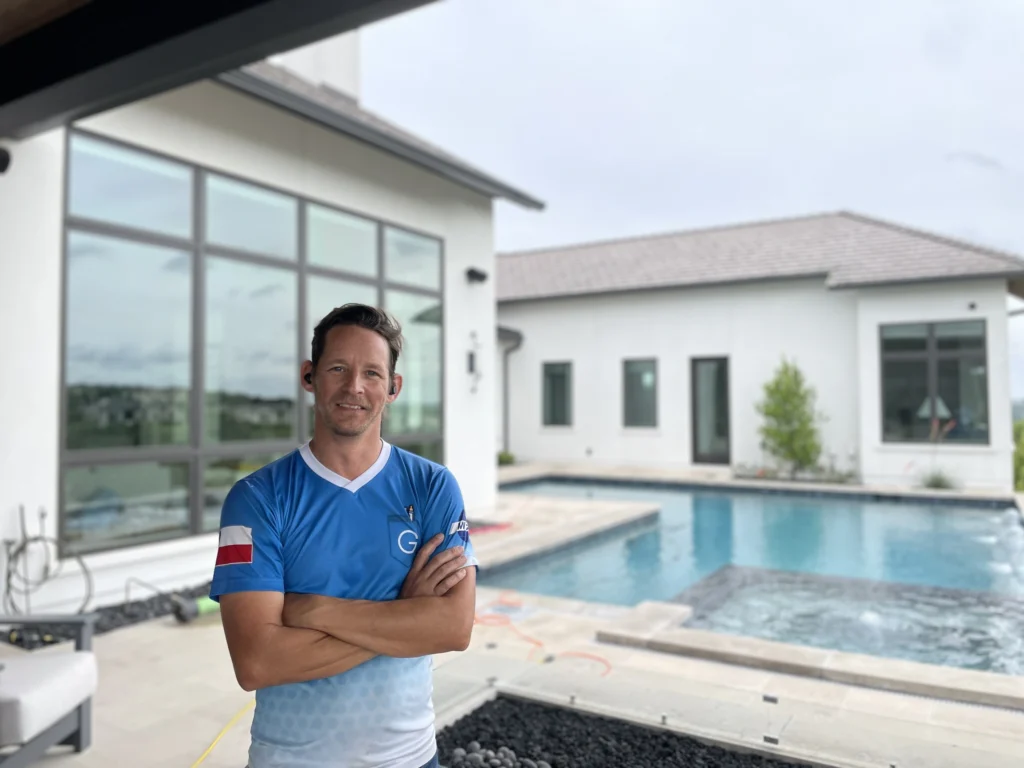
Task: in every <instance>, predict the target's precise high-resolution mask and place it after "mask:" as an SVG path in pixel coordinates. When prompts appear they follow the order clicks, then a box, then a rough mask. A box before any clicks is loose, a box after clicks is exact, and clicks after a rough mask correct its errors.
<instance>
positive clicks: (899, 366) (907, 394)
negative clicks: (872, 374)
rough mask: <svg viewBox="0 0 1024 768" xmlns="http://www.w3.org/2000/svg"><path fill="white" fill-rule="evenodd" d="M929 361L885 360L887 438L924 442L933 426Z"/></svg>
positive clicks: (884, 400)
mask: <svg viewBox="0 0 1024 768" xmlns="http://www.w3.org/2000/svg"><path fill="white" fill-rule="evenodd" d="M929 408H930V400H929V398H928V361H927V360H898V359H896V360H882V418H883V424H884V432H885V439H886V440H888V441H894V442H895V441H899V442H920V441H922V440H927V439H928V432H929V430H930V429H931V412H930V410H929Z"/></svg>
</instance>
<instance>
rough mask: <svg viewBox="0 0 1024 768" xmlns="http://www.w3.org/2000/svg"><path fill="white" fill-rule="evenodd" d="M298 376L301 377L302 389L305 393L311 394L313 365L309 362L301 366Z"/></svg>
mask: <svg viewBox="0 0 1024 768" xmlns="http://www.w3.org/2000/svg"><path fill="white" fill-rule="evenodd" d="M299 375H300V376H301V377H302V388H303V389H304V390H306V391H307V392H313V389H314V388H313V363H312V362H311V361H310V360H307V361H306V362H304V363H303V364H302V368H301V369H300V372H299Z"/></svg>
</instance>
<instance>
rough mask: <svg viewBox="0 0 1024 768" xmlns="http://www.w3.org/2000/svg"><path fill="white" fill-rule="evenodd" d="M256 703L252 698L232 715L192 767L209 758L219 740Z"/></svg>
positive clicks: (194, 767)
mask: <svg viewBox="0 0 1024 768" xmlns="http://www.w3.org/2000/svg"><path fill="white" fill-rule="evenodd" d="M255 703H256V699H252V700H251V701H250V702H249V703H248V704H246V705H245V706H244V707H242V708H241V709H240V710H238V711H237V712H236V713H235V716H234V717H232V718H231V719H230V720H228V724H227V725H225V726H224V727H223V728H221V729H220V733H218V734H217V738H215V739H214V740H213V741H212V742H211V743H210V746H208V747H207V748H206V751H205V752H203V754H201V755H200V756H199V759H198V760H196V761H195V762H194V763H192V768H196V766H197V765H199V764H200V763H201V762H203V761H204V760H205V759H206V758H208V757H209V756H210V753H211V752H213V748H214V747H216V746H217V742H219V741H220V740H221V739H223V738H224V734H226V733H227V732H228V731H230V730H231V729H232V728H233V727H234V726H235V724H236V723H237V722H238V721H239V720H241V719H242V717H243V716H244V715H245V713H246V712H248V711H249V710H250V709H252V707H253V705H254V704H255Z"/></svg>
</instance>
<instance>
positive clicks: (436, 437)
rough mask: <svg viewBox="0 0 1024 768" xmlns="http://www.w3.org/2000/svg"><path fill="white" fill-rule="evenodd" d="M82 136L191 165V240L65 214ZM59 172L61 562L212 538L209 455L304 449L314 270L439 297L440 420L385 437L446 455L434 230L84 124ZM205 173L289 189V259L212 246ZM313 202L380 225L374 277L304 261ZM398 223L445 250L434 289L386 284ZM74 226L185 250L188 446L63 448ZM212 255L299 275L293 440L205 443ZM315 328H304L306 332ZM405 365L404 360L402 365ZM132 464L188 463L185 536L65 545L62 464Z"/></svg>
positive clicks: (380, 293)
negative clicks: (389, 244) (292, 221)
mask: <svg viewBox="0 0 1024 768" xmlns="http://www.w3.org/2000/svg"><path fill="white" fill-rule="evenodd" d="M76 135H77V136H83V137H86V138H89V139H91V140H94V141H99V142H106V143H108V144H110V145H112V146H116V147H120V148H123V149H127V150H129V151H132V152H136V153H138V154H140V155H145V156H150V157H154V158H159V159H162V160H167V161H171V162H174V163H177V164H179V165H181V166H184V167H187V168H189V169H190V170H191V172H192V189H191V195H192V199H191V213H192V233H191V237H190V238H181V237H177V236H174V235H166V234H161V233H159V232H154V231H150V230H146V229H140V228H137V227H132V226H126V225H120V224H111V223H108V222H105V221H99V220H94V219H89V218H85V217H80V216H74V215H72V214H71V199H70V198H71V187H70V183H69V182H70V175H71V172H72V168H71V166H72V153H71V150H72V139H73V137H74V136H76ZM64 156H65V163H64V171H63V178H62V187H61V256H60V258H61V267H60V270H61V296H60V302H61V303H60V331H59V332H60V341H59V344H60V347H59V363H58V365H59V369H60V394H59V397H60V402H59V404H58V414H59V415H58V441H59V443H58V446H57V453H58V472H57V478H56V480H57V541H58V547H57V549H58V557H60V558H64V557H68V556H71V555H92V554H99V553H103V552H111V551H116V550H121V549H126V548H129V547H137V546H151V545H154V544H160V543H167V542H169V541H179V540H181V539H185V538H195V537H197V536H204V535H205V536H208V535H210V533H211V532H210V531H207V530H204V528H203V519H204V506H205V505H204V504H203V498H204V493H205V482H206V478H205V474H206V465H207V463H208V462H209V461H211V460H215V459H227V458H232V459H246V458H248V457H251V456H254V455H265V454H275V453H287V452H289V451H292V450H294V449H295V448H297V447H298V446H300V445H302V444H303V443H304V442H306V440H307V439H308V438H307V437H306V435H308V434H309V431H310V429H311V425H310V423H309V420H310V417H309V413H308V408H307V403H306V395H307V393H306V391H305V390H304V389H303V388H302V386H301V381H300V376H299V370H298V363H299V362H301V361H302V360H305V359H308V357H309V352H310V350H309V337H308V335H307V329H306V322H307V318H306V314H307V311H308V310H307V307H308V304H307V278H308V277H311V276H318V277H327V278H334V279H339V280H343V281H346V282H349V283H358V284H363V285H367V286H372V287H374V288H375V289H376V292H377V302H378V306H384V304H383V302H384V297H385V294H386V292H387V291H390V290H395V291H402V292H404V293H412V294H419V295H422V296H426V297H429V298H433V299H437V300H438V301H440V304H441V307H442V313H441V315H442V318H441V322H440V328H441V359H440V378H441V380H440V389H441V404H440V425H439V429H438V430H437V431H436V432H429V433H410V434H391V433H388V432H385V433H384V435H383V436H384V438H385V439H386V440H387V441H388V442H389V443H391V444H392V445H396V446H398V447H402V446H404V445H406V444H409V445H420V446H423V445H429V446H434V447H435V448H436V450H437V451H438V454H439V455H440V456H441V458H442V459H443V458H444V456H445V441H444V428H445V423H446V418H445V417H446V403H445V397H444V392H445V386H446V379H447V351H448V350H447V345H446V343H445V331H446V327H445V323H444V312H443V307H444V304H445V294H446V291H445V277H446V271H447V270H446V267H447V264H446V261H447V258H446V256H447V254H446V243H445V241H444V239H443V238H442V237H440V236H438V235H436V234H432V233H429V232H424V231H422V230H419V229H416V228H414V227H410V226H407V225H404V224H401V223H399V222H395V221H391V220H388V219H383V218H381V217H379V216H371V215H368V214H367V213H364V212H362V211H357V210H353V209H350V208H346V207H343V206H339V205H337V204H334V203H330V202H328V201H326V200H323V199H318V198H314V197H310V196H308V195H300V194H295V193H294V192H292V191H290V190H287V189H284V188H281V187H276V186H274V185H271V184H266V183H264V182H261V181H259V180H256V179H251V178H246V177H244V176H240V175H238V174H233V173H230V172H225V171H223V170H221V169H217V168H212V167H210V166H206V165H203V164H201V163H195V162H192V161H190V160H186V159H184V158H180V157H175V156H173V155H170V154H168V153H165V152H161V151H159V150H153V149H150V148H149V147H145V146H142V145H138V144H134V143H132V142H128V141H125V140H123V139H120V138H116V137H111V136H107V135H104V134H102V133H99V132H95V131H91V130H84V129H81V128H78V127H75V128H70V129H69V130H67V131H65V135H64ZM210 176H220V177H223V178H227V179H230V180H233V181H238V182H242V183H244V184H249V185H251V186H254V187H258V188H261V189H266V190H268V191H271V192H274V193H277V194H283V195H286V196H288V197H290V198H292V199H294V200H295V201H296V217H297V222H296V225H297V229H296V239H297V243H296V252H297V257H296V258H294V259H290V258H285V257H275V256H270V255H262V254H255V253H251V252H248V251H244V250H241V249H234V248H229V247H224V246H220V245H211V244H208V243H207V242H206V231H207V228H206V223H207V221H206V216H207V211H206V198H205V191H206V184H207V178H208V177H210ZM310 205H316V206H319V207H321V208H324V209H327V210H331V211H337V212H339V213H343V214H347V215H349V216H355V217H358V218H362V219H365V220H367V221H370V222H373V223H375V224H376V230H377V233H376V264H377V274H376V275H375V276H368V275H365V274H362V273H358V272H347V271H345V270H341V269H334V268H330V267H324V266H320V265H314V264H311V263H310V262H309V253H308V248H307V240H308V238H307V232H308V217H307V215H306V212H307V209H308V207H309V206H310ZM389 227H390V228H392V229H397V230H401V231H405V232H409V233H411V234H414V235H418V236H421V237H424V238H429V239H431V240H433V241H436V242H437V243H438V247H439V250H440V255H441V264H440V271H441V279H440V286H439V289H438V290H433V289H429V288H422V287H419V286H416V285H408V284H405V283H400V282H397V281H393V280H388V277H387V275H386V274H385V271H384V267H385V264H384V258H385V257H384V232H385V229H386V228H389ZM72 231H78V232H85V233H90V234H95V235H101V236H107V237H112V238H116V239H118V240H122V241H128V242H133V243H141V244H147V245H161V246H171V247H175V248H179V249H181V250H183V251H185V252H187V253H189V254H190V255H191V264H190V266H191V270H192V275H191V280H192V283H191V293H190V305H189V320H190V324H191V335H190V344H191V350H190V356H189V362H190V374H189V402H188V430H189V439H188V442H187V443H186V444H184V445H151V446H150V445H144V446H123V447H117V448H83V449H76V450H69V449H68V448H67V431H68V430H67V418H68V408H67V406H68V384H67V373H68V371H67V337H68V333H67V325H68V319H69V318H68V312H67V309H68V298H69V297H68V287H67V272H68V256H69V253H68V240H69V234H70V233H71V232H72ZM207 254H209V255H210V256H215V257H217V258H219V259H224V260H230V261H235V262H239V263H244V264H251V265H263V266H272V267H275V268H279V269H286V270H290V271H291V272H293V273H294V274H296V275H297V282H298V296H297V302H296V311H297V315H296V317H295V327H296V334H295V345H296V346H295V349H296V351H297V357H296V370H295V395H294V413H293V422H292V428H293V433H292V436H291V437H290V438H286V439H273V440H254V441H232V442H218V443H212V442H208V441H207V439H206V434H205V433H206V424H205V412H204V403H205V386H206V370H205V363H206V355H205V351H206V338H205V333H206V320H207V317H206V298H207V297H206V291H205V287H206V280H205V278H206V269H207V261H206V256H207ZM312 331H313V329H312V328H309V329H308V334H312ZM399 367H401V361H400V362H399ZM136 462H184V463H187V464H188V469H189V480H188V493H189V525H188V532H187V533H183V534H175V535H170V536H164V537H160V538H158V539H149V538H144V539H140V540H137V541H135V540H118V541H113V542H102V543H99V544H95V545H84V546H82V545H74V544H69V542H68V541H67V530H66V526H65V522H66V521H65V512H64V510H65V502H66V498H65V474H66V471H67V470H68V469H71V468H75V467H83V466H94V465H112V464H125V465H128V464H132V463H136Z"/></svg>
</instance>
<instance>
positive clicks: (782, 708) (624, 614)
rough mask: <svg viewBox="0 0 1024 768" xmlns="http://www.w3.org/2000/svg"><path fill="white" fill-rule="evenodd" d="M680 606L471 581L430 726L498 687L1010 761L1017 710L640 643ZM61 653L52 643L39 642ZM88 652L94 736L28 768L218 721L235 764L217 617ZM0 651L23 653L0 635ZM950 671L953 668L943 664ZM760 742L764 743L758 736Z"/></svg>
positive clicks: (239, 708)
mask: <svg viewBox="0 0 1024 768" xmlns="http://www.w3.org/2000/svg"><path fill="white" fill-rule="evenodd" d="M514 469H515V468H514ZM654 514H657V512H656V510H655V509H654V508H652V507H651V506H650V505H645V504H639V505H638V504H630V503H621V502H594V501H592V500H575V499H551V498H548V499H544V498H539V497H535V496H531V495H529V494H519V493H515V494H502V495H501V502H500V504H499V506H498V508H497V509H495V510H491V511H490V512H489V513H488V515H486V517H487V518H489V519H492V520H496V521H503V522H511V523H513V525H512V526H511V527H509V528H506V529H502V530H495V531H492V532H488V533H482V534H480V535H478V536H476V537H475V539H474V544H475V546H476V550H477V553H478V556H479V557H480V559H481V563H482V565H483V566H484V567H485V568H486V567H498V566H500V565H501V564H502V563H504V562H508V561H509V559H510V558H513V557H516V558H518V557H522V556H529V555H531V554H535V553H536V552H537V551H540V550H542V549H544V548H546V547H550V546H552V542H553V541H554V542H555V546H569V545H571V544H572V543H573V542H578V541H579V540H581V539H582V538H583V537H586V536H592V535H595V534H597V533H599V532H600V531H602V530H607V529H608V528H609V527H612V526H620V525H633V524H639V523H638V521H643V520H645V519H649V518H650V516H651V515H654ZM687 610H688V609H687V607H686V606H680V605H668V606H666V605H664V604H658V605H655V606H653V607H652V606H650V605H642V606H639V607H638V608H636V609H633V608H629V607H624V606H610V605H601V604H595V603H587V602H583V601H577V600H565V599H558V598H551V597H544V596H536V595H522V594H518V593H513V592H500V591H497V590H494V589H488V588H484V587H481V588H480V589H479V592H478V606H477V626H476V628H475V630H474V637H473V642H472V644H471V646H470V648H469V650H468V651H466V652H465V653H461V654H444V655H441V656H438V657H436V658H435V664H436V671H435V709H436V713H437V718H438V725H439V727H443V726H444V725H445V724H447V723H449V722H452V721H453V720H454V719H456V718H458V717H460V716H461V715H463V714H465V713H467V712H468V711H470V710H472V709H473V708H474V707H475V706H477V705H478V704H479V703H482V702H483V701H485V700H487V699H488V698H489V697H491V696H493V695H495V693H497V692H499V691H500V692H506V693H510V694H514V695H522V696H529V697H531V698H536V699H540V700H544V701H549V702H552V703H557V704H560V705H566V706H570V705H571V706H575V707H578V708H581V709H585V710H588V711H592V712H597V713H604V714H609V715H614V716H617V717H622V718H626V719H630V720H634V721H637V722H641V723H645V724H649V725H654V726H658V727H667V728H672V729H677V730H679V731H682V732H685V733H689V734H691V735H695V736H698V737H701V738H704V739H707V740H712V741H717V742H720V743H725V744H731V745H735V746H740V747H743V748H746V749H752V750H759V751H762V752H768V753H772V754H778V755H783V756H786V757H789V758H791V759H800V760H804V761H805V762H810V763H812V764H813V763H818V764H820V765H827V766H841V767H843V768H847V767H848V768H854V767H856V768H862V767H866V766H872V767H875V766H890V765H896V766H898V767H899V768H914V767H915V766H920V768H926V767H927V768H944V767H945V768H961V767H963V768H967V767H968V766H970V767H971V768H977V767H979V766H985V767H986V768H1003V767H1004V766H1005V767H1006V768H1009V766H1015V767H1019V766H1020V764H1021V760H1020V756H1021V755H1022V754H1024V712H1020V711H1013V710H1010V709H1005V708H993V707H978V706H973V705H968V704H963V703H955V702H950V701H945V700H940V699H934V698H922V697H916V696H907V695H903V694H900V693H895V692H892V691H886V690H872V689H870V688H866V687H862V686H856V685H849V684H845V683H840V682H835V681H830V680H824V679H821V678H815V677H804V676H798V675H791V674H786V673H784V672H781V671H779V669H773V668H760V669H757V668H752V667H750V666H743V665H738V664H728V663H722V661H721V660H717V661H716V660H709V659H701V658H693V657H692V656H687V655H679V654H677V653H663V652H659V651H658V650H656V649H655V648H654V647H653V646H652V644H651V643H650V642H649V641H650V640H651V639H652V638H653V637H655V636H657V635H658V633H662V634H664V633H669V634H671V633H673V632H676V631H679V630H678V626H679V624H680V623H681V622H682V621H683V620H684V619H685V618H686V612H687ZM611 635H617V636H618V639H617V641H616V642H619V643H621V642H623V637H625V644H606V643H601V642H599V641H598V637H599V636H605V637H610V636H611ZM65 650H66V648H65V647H62V646H57V647H53V648H48V649H45V650H42V651H36V653H60V652H63V651H65ZM666 650H671V649H666ZM95 651H96V654H97V658H98V660H99V665H100V678H99V691H98V693H97V696H96V699H95V709H94V726H95V732H94V743H93V746H92V748H91V749H90V750H89V751H88V752H86V753H85V754H83V755H73V754H57V753H55V754H54V755H52V756H50V757H48V758H46V759H45V760H43V761H41V763H40V764H41V765H44V766H51V768H63V766H68V768H77V767H78V766H97V767H98V766H115V765H116V766H120V765H126V766H127V765H146V766H153V768H165V767H166V768H172V767H173V768H184V767H187V766H196V765H197V762H196V761H197V760H199V758H200V757H201V756H202V755H203V754H204V750H206V749H207V748H208V747H209V745H210V744H211V742H213V741H214V740H215V739H217V738H218V736H219V734H221V732H222V729H224V728H225V726H228V725H229V724H230V727H229V728H227V730H226V732H225V733H224V734H223V736H222V738H220V740H219V741H218V743H217V744H216V746H215V747H214V749H213V750H212V751H211V752H210V754H209V755H208V757H206V758H205V759H204V760H203V761H202V763H200V765H201V766H203V768H242V766H244V765H245V760H246V753H247V749H248V742H249V738H248V730H249V726H250V723H251V717H252V710H251V708H248V709H247V707H248V705H249V704H250V703H251V701H252V695H251V694H248V693H246V692H244V691H242V690H240V689H239V688H238V687H237V685H236V683H235V679H234V674H233V672H232V669H231V664H230V660H229V658H228V653H227V648H226V644H225V642H224V638H223V633H222V629H221V626H220V621H219V617H218V616H217V615H216V614H214V615H212V616H206V617H203V618H202V619H200V620H199V621H197V622H194V623H192V624H190V625H187V626H182V625H179V624H177V623H176V622H175V621H174V620H173V619H171V618H167V619H159V620H156V621H152V622H148V623H145V624H140V625H136V626H133V627H128V628H125V629H121V630H117V631H114V632H111V633H108V634H105V635H101V636H99V637H97V638H96V639H95ZM2 653H23V651H20V650H19V649H16V648H12V647H10V646H6V647H0V654H2ZM945 671H946V670H939V671H938V673H937V674H940V675H941V674H942V673H943V672H945ZM949 672H950V673H951V674H952V676H953V677H955V676H956V670H949ZM1009 680H1016V679H1015V678H1009ZM1014 690H1016V689H1014ZM766 697H768V700H766ZM233 718H236V719H235V720H234V721H233ZM766 737H768V738H769V739H770V740H775V741H777V744H771V743H766V741H765V738H766Z"/></svg>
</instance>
